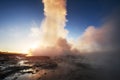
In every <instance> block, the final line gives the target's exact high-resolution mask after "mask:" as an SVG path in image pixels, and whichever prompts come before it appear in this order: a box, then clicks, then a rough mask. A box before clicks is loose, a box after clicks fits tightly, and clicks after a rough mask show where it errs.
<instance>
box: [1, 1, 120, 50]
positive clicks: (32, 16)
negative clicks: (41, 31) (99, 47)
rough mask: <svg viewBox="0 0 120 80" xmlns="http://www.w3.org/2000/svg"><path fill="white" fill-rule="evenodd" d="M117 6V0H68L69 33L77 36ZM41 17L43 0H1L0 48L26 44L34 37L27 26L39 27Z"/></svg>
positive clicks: (95, 24) (8, 48) (118, 3)
mask: <svg viewBox="0 0 120 80" xmlns="http://www.w3.org/2000/svg"><path fill="white" fill-rule="evenodd" d="M119 7H120V2H119V0H67V20H68V22H67V23H66V27H65V28H66V29H68V30H69V35H68V37H73V38H77V37H78V36H79V35H81V34H82V33H83V32H84V30H85V29H86V28H87V27H88V26H91V25H92V26H95V27H100V26H101V25H102V24H103V23H104V19H105V18H106V17H107V16H108V15H110V14H111V13H112V12H113V11H114V10H116V9H117V8H119ZM43 18H44V14H43V4H42V0H0V50H3V51H20V50H21V49H22V48H24V47H27V46H29V45H28V44H30V43H31V42H34V41H35V38H34V39H31V37H30V36H29V35H30V29H31V27H33V26H36V27H39V25H40V23H41V21H42V19H43ZM34 23H35V25H34ZM23 45H24V47H23ZM11 46H12V47H11ZM21 47H22V48H21Z"/></svg>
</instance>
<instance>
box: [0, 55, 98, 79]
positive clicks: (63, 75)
mask: <svg viewBox="0 0 120 80" xmlns="http://www.w3.org/2000/svg"><path fill="white" fill-rule="evenodd" d="M97 70H98V69H95V68H93V67H92V66H91V65H90V64H88V63H85V62H84V61H83V59H82V57H80V56H77V57H75V56H61V57H54V58H53V57H52V58H50V57H48V56H32V57H26V56H20V55H17V56H16V55H12V56H7V57H6V55H5V56H3V55H2V56H0V80H98V79H100V78H98V77H99V76H98V73H99V72H98V71H97Z"/></svg>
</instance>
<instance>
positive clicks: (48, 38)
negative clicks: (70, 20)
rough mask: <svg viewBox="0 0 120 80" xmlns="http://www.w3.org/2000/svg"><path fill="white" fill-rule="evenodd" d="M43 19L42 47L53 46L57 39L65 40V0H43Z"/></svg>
mask: <svg viewBox="0 0 120 80" xmlns="http://www.w3.org/2000/svg"><path fill="white" fill-rule="evenodd" d="M42 2H43V3H44V15H45V18H44V20H43V22H42V24H41V27H40V30H41V33H42V42H41V43H43V45H44V46H46V47H48V46H55V44H56V42H57V41H58V39H59V38H65V37H66V35H67V30H65V28H64V27H65V23H66V0H43V1H42Z"/></svg>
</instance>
